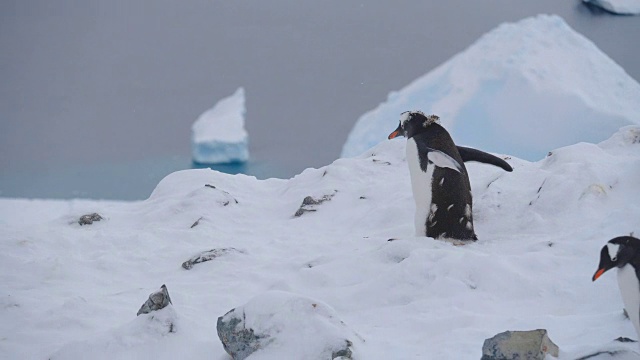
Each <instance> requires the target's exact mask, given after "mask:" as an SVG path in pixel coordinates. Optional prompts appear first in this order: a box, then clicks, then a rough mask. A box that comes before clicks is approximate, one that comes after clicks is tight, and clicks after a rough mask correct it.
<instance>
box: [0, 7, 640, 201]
mask: <svg viewBox="0 0 640 360" xmlns="http://www.w3.org/2000/svg"><path fill="white" fill-rule="evenodd" d="M541 13H546V14H558V15H560V16H562V17H563V18H564V19H565V20H566V21H567V23H568V24H569V25H570V26H571V27H573V28H574V29H575V30H576V31H578V32H580V33H582V34H583V35H584V36H586V37H587V38H589V39H590V40H592V41H593V42H594V43H595V44H596V45H597V46H598V47H599V48H600V49H601V50H602V51H604V52H605V53H606V54H607V55H609V56H610V57H611V58H612V59H613V60H615V61H616V62H617V63H618V64H620V65H621V66H622V67H623V68H624V69H625V70H626V71H627V73H629V74H630V75H631V76H632V77H634V78H635V79H640V47H639V46H638V40H637V39H638V37H639V36H640V17H633V16H615V15H611V14H608V13H606V12H604V11H601V10H598V9H595V8H591V7H587V6H585V5H584V4H582V2H580V1H578V0H575V1H574V0H572V1H569V0H563V1H558V0H536V1H513V0H487V1H482V2H476V1H468V0H448V1H417V0H416V1H395V2H376V3H375V4H372V3H369V2H353V1H343V0H327V1H293V0H290V1H284V0H272V1H262V0H245V1H216V0H184V1H174V0H154V1H149V0H147V1H143V0H113V1H89V2H84V1H71V0H59V1H55V2H53V1H49V0H29V1H16V0H4V1H2V2H0V49H1V50H0V197H28V198H78V197H79V198H93V199H123V200H135V199H144V198H146V197H147V196H149V194H150V193H151V191H152V190H153V188H154V187H155V185H156V184H157V183H158V181H159V180H160V179H162V177H164V176H166V175H167V174H169V173H171V172H173V171H177V170H181V169H188V168H191V167H192V163H191V159H190V127H191V124H192V123H193V121H195V119H196V118H197V117H198V115H200V114H201V113H202V112H204V111H205V110H207V109H209V108H210V107H211V106H213V105H214V104H215V103H216V102H217V101H218V100H219V99H221V98H224V97H226V96H229V95H231V94H232V93H233V92H234V91H235V90H236V89H237V88H238V87H239V86H243V87H244V88H245V91H246V106H247V115H246V127H247V131H248V132H249V134H250V152H251V157H252V161H251V162H249V163H248V164H245V165H242V166H226V167H221V168H219V169H220V170H221V171H226V172H231V173H236V172H243V173H247V174H250V175H254V176H256V177H258V178H267V177H280V178H288V177H291V176H293V175H295V174H297V173H300V172H301V171H302V170H303V169H305V168H307V167H321V166H324V165H327V164H329V163H331V162H332V161H333V160H335V159H336V158H337V157H338V156H339V154H340V151H341V147H342V144H343V143H344V141H345V140H346V137H347V134H348V132H349V131H350V129H351V127H352V126H353V124H354V123H355V121H356V120H357V119H358V117H359V116H360V115H362V114H363V113H365V112H367V111H369V110H371V109H373V108H374V107H375V106H377V105H378V104H379V103H380V102H382V101H384V100H385V99H386V97H387V94H388V93H389V92H391V91H395V90H398V89H400V88H402V87H404V86H405V85H407V84H408V83H409V82H411V81H412V80H414V79H416V78H417V77H419V76H422V75H423V74H425V73H427V72H428V71H430V70H431V69H433V68H434V67H436V66H438V65H439V64H441V63H443V62H445V61H446V60H447V59H449V58H450V57H451V56H453V55H455V54H456V53H458V52H460V51H462V50H464V49H465V48H466V47H468V46H469V45H471V44H472V43H473V42H474V41H475V40H476V39H477V38H478V37H480V36H481V35H482V34H484V33H486V32H487V31H489V30H491V29H493V28H494V27H496V26H497V25H499V24H500V23H502V22H505V21H517V20H519V19H522V18H525V17H528V16H533V15H536V14H541Z"/></svg>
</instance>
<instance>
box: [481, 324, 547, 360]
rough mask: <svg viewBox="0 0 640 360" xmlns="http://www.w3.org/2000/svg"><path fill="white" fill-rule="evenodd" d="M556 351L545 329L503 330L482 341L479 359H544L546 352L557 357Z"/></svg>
mask: <svg viewBox="0 0 640 360" xmlns="http://www.w3.org/2000/svg"><path fill="white" fill-rule="evenodd" d="M558 352H559V349H558V346H557V345H556V344H554V343H553V342H552V341H551V340H550V339H549V337H548V336H547V330H544V329H538V330H530V331H505V332H503V333H500V334H498V335H496V336H494V337H492V338H490V339H487V340H485V341H484V345H483V346H482V359H481V360H510V359H520V360H544V358H545V356H546V354H549V355H552V356H555V357H557V356H558Z"/></svg>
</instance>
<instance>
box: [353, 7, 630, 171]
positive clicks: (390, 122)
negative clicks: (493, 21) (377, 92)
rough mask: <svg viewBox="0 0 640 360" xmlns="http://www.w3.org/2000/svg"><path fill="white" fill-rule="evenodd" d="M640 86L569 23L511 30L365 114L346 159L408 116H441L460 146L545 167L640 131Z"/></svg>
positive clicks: (534, 22)
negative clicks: (574, 151) (566, 154)
mask: <svg viewBox="0 0 640 360" xmlns="http://www.w3.org/2000/svg"><path fill="white" fill-rule="evenodd" d="M639 99H640V84H638V82H636V81H635V80H634V79H632V78H631V77H630V76H629V75H627V74H626V73H625V71H624V70H623V69H622V68H621V67H620V66H619V65H617V64H616V63H615V62H614V61H613V60H611V59H610V58H609V57H607V56H606V55H605V54H604V53H602V52H601V51H600V50H599V49H598V48H597V47H596V46H595V45H594V44H593V43H592V42H591V41H589V40H588V39H586V38H585V37H583V36H582V35H580V34H578V33H576V32H575V31H574V30H572V29H571V28H570V27H569V26H568V25H567V24H566V23H565V22H564V20H563V19H562V18H560V17H558V16H555V15H538V16H535V17H531V18H527V19H524V20H521V21H519V22H517V23H507V24H502V25H500V26H498V27H497V28H496V29H494V30H492V31H490V32H489V33H487V34H485V35H483V36H482V37H481V38H480V39H478V40H477V41H476V42H475V43H474V44H473V45H471V46H470V47H469V48H468V49H466V50H465V51H463V52H461V53H460V54H458V55H456V56H454V57H453V58H451V59H450V60H449V61H447V62H445V63H444V64H442V65H440V66H439V67H437V68H436V69H434V70H432V71H431V72H429V73H428V74H426V75H424V76H422V77H420V78H418V79H417V80H415V81H413V82H412V83H411V84H409V85H407V86H406V87H405V88H404V89H402V90H400V91H399V92H395V93H391V94H390V95H389V97H388V99H387V101H386V102H384V103H381V104H380V105H378V107H376V108H375V109H374V110H372V111H370V112H368V113H366V114H364V115H362V116H361V117H360V119H358V121H357V123H356V124H355V126H354V127H353V129H352V130H351V132H350V134H349V137H348V139H347V141H346V143H345V144H344V147H343V150H342V156H343V157H350V156H356V155H359V154H361V153H363V152H364V151H366V150H367V149H369V148H370V147H372V146H373V145H375V144H377V143H379V142H381V141H385V140H386V138H387V135H388V134H389V133H390V132H391V131H393V129H395V128H396V127H397V126H398V119H399V116H400V114H401V113H402V112H404V111H407V110H422V111H423V112H425V113H427V114H436V115H439V116H440V119H441V122H442V125H443V126H444V127H445V128H446V129H447V130H448V131H449V132H450V133H451V135H452V137H453V139H454V140H455V141H456V143H458V144H460V145H469V146H472V147H476V148H479V149H482V150H485V151H491V152H497V153H503V154H511V155H515V156H518V157H520V158H523V159H528V160H539V159H541V158H543V157H544V156H545V155H546V154H547V152H548V151H549V150H551V149H554V148H557V147H560V146H565V145H570V144H575V143H576V142H579V141H589V142H598V141H602V140H604V139H606V138H607V137H608V136H609V135H610V134H612V133H613V132H615V131H616V130H617V129H618V128H620V127H622V126H625V125H632V124H640V116H639V115H638V114H640V100H639Z"/></svg>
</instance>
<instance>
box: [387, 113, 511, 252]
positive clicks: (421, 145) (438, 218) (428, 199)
mask: <svg viewBox="0 0 640 360" xmlns="http://www.w3.org/2000/svg"><path fill="white" fill-rule="evenodd" d="M438 120H439V118H438V117H437V116H435V115H431V116H425V114H424V113H422V112H420V111H407V112H404V113H402V114H401V117H400V125H399V126H398V128H397V129H396V130H395V131H394V132H392V133H391V134H390V135H389V139H393V138H395V137H397V136H404V137H406V138H407V163H408V165H409V173H410V175H411V187H412V189H413V197H414V200H415V202H416V213H415V226H416V235H417V236H428V237H432V238H434V239H452V240H462V241H475V240H477V239H478V238H477V236H476V234H475V232H474V228H473V215H472V203H471V184H470V183H469V175H468V174H467V169H466V168H465V166H464V161H479V162H483V163H488V164H493V165H496V166H499V167H501V168H503V169H505V170H506V171H512V170H513V169H512V168H511V166H509V164H507V163H506V162H505V161H504V160H502V159H500V158H497V157H495V156H493V155H491V154H487V153H485V152H482V151H479V150H476V149H471V148H465V147H457V146H456V145H455V143H454V142H453V140H452V139H451V136H450V135H449V133H448V132H447V130H445V129H444V128H443V127H442V126H440V124H438V122H439V121H438Z"/></svg>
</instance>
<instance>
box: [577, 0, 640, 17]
mask: <svg viewBox="0 0 640 360" xmlns="http://www.w3.org/2000/svg"><path fill="white" fill-rule="evenodd" d="M582 1H584V2H585V3H590V4H593V5H596V6H599V7H601V8H603V9H605V10H607V11H610V12H612V13H614V14H620V15H640V0H582Z"/></svg>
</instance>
